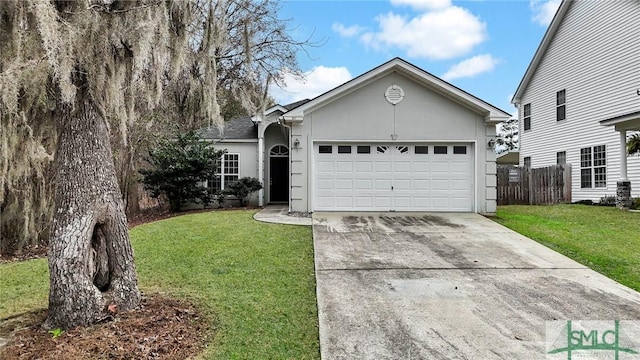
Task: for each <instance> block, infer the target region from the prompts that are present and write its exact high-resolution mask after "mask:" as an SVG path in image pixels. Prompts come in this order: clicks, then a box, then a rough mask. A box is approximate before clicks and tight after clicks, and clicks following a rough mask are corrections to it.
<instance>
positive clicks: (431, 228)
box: [313, 213, 640, 360]
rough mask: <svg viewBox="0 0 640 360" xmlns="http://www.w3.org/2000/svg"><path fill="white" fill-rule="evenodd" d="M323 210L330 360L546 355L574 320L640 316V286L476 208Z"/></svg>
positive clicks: (323, 331) (323, 334) (324, 312)
mask: <svg viewBox="0 0 640 360" xmlns="http://www.w3.org/2000/svg"><path fill="white" fill-rule="evenodd" d="M313 217H314V219H315V221H316V223H315V224H314V226H313V235H314V247H315V266H316V281H317V296H318V310H319V314H318V315H319V329H320V348H321V356H322V359H326V360H338V359H372V360H373V359H375V360H383V359H545V358H547V356H552V355H549V354H547V352H548V351H549V350H550V349H555V348H558V347H561V345H562V344H560V345H558V344H556V342H558V341H559V342H560V343H562V341H564V342H565V346H566V342H567V340H566V339H567V337H566V335H563V336H559V335H558V336H555V337H552V338H551V339H552V341H551V342H548V341H546V339H547V338H546V336H547V334H549V333H550V334H552V335H553V334H556V335H557V334H560V333H561V331H562V329H563V326H565V325H566V320H583V319H591V320H607V321H610V322H611V323H613V320H614V319H627V320H637V319H640V294H638V293H637V292H635V291H633V290H631V289H629V288H627V287H624V286H622V285H620V284H618V283H616V282H614V281H612V280H610V279H608V278H606V277H604V276H602V275H600V274H598V273H596V272H595V271H592V270H590V269H588V268H586V267H585V266H582V265H580V264H578V263H576V262H574V261H573V260H571V259H569V258H567V257H564V256H562V255H560V254H558V253H556V252H554V251H552V250H550V249H548V248H546V247H544V246H542V245H540V244H538V243H536V242H535V241H533V240H531V239H528V238H526V237H524V236H522V235H520V234H518V233H515V232H513V231H511V230H509V229H507V228H505V227H503V226H501V225H499V224H496V223H494V222H492V221H491V220H488V219H486V218H484V217H482V216H480V215H477V214H439V213H438V214H425V213H420V214H418V213H416V214H395V213H382V214H372V213H360V214H353V213H350V214H336V213H314V214H313ZM554 320H556V322H549V321H554ZM558 320H559V321H558ZM634 324H637V322H634ZM626 330H627V333H628V334H637V332H638V328H635V329H631V330H634V331H636V332H635V333H634V332H632V331H631V330H630V329H626ZM564 331H565V334H566V332H567V331H566V328H565V330H564ZM631 338H632V339H635V341H636V342H637V341H638V337H637V336H631ZM554 339H556V342H554ZM554 344H555V345H554ZM554 346H555V347H554ZM634 346H637V347H635V348H634V350H636V351H638V350H640V344H635V345H634ZM600 354H601V355H604V356H609V354H605V353H600ZM567 355H568V354H567V353H566V352H563V353H559V354H556V355H553V356H556V357H549V358H552V359H567ZM576 355H578V354H574V355H573V356H574V358H577V357H576ZM605 358H609V357H605ZM611 358H612V359H613V357H611ZM621 359H622V357H621Z"/></svg>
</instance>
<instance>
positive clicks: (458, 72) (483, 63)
mask: <svg viewBox="0 0 640 360" xmlns="http://www.w3.org/2000/svg"><path fill="white" fill-rule="evenodd" d="M498 62H499V60H498V59H496V58H494V57H493V56H491V54H484V55H476V56H474V57H471V58H468V59H465V60H462V61H461V62H459V63H457V64H455V65H453V66H452V67H451V68H450V69H449V71H447V72H446V73H445V74H444V75H442V78H443V79H444V80H447V81H450V80H453V79H458V78H465V77H474V76H476V75H478V74H482V73H485V72H488V71H491V70H493V69H494V68H495V66H496V65H497V64H498Z"/></svg>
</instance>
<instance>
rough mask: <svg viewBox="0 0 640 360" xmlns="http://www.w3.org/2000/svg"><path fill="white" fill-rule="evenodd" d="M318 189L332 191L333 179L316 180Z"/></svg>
mask: <svg viewBox="0 0 640 360" xmlns="http://www.w3.org/2000/svg"><path fill="white" fill-rule="evenodd" d="M316 187H317V188H318V189H319V190H331V189H333V179H318V180H316Z"/></svg>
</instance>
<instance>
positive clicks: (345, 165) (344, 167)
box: [336, 161, 353, 173]
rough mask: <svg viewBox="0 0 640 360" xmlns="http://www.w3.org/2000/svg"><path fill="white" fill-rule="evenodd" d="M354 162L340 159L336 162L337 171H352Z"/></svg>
mask: <svg viewBox="0 0 640 360" xmlns="http://www.w3.org/2000/svg"><path fill="white" fill-rule="evenodd" d="M352 172H353V162H352V161H338V162H336V173H352Z"/></svg>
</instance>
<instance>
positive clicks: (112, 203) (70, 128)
mask: <svg viewBox="0 0 640 360" xmlns="http://www.w3.org/2000/svg"><path fill="white" fill-rule="evenodd" d="M61 125H62V126H61V129H60V135H59V141H58V151H57V153H56V159H55V180H56V186H55V187H56V189H55V205H56V206H55V209H56V210H55V214H54V224H53V233H52V237H51V240H50V243H49V274H50V275H49V281H50V290H49V312H48V317H47V320H46V322H45V327H47V328H62V329H67V328H72V327H75V326H83V325H89V324H91V323H94V322H96V321H98V320H100V319H103V318H104V317H105V316H106V313H105V308H106V307H107V306H109V305H111V304H115V305H117V308H118V310H120V311H125V310H130V309H134V308H137V307H138V306H139V304H140V292H139V290H138V285H137V279H136V273H135V265H134V263H133V251H132V248H131V243H130V241H129V233H128V228H127V220H126V215H125V211H124V206H123V201H122V196H121V194H120V190H119V187H118V182H117V177H116V173H115V167H114V162H113V156H112V153H111V146H110V142H109V133H108V130H107V127H106V123H105V119H103V117H102V115H100V112H99V111H98V110H97V108H96V106H95V104H94V103H93V102H92V101H91V100H86V101H85V102H84V103H82V104H78V105H77V108H76V110H75V111H74V112H72V113H71V114H70V115H69V116H67V117H66V118H65V119H63V122H62V124H61Z"/></svg>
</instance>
